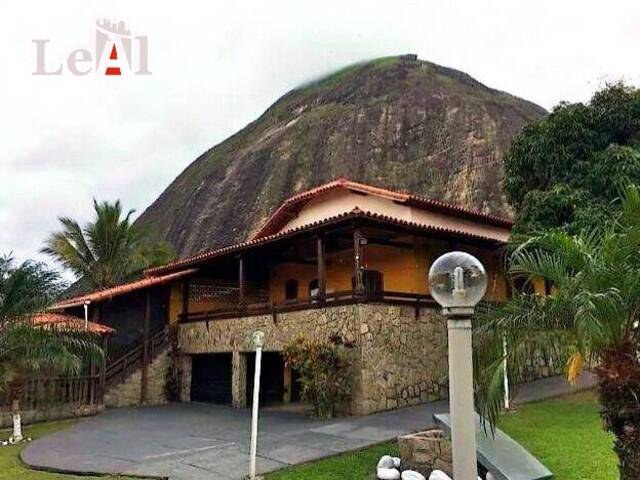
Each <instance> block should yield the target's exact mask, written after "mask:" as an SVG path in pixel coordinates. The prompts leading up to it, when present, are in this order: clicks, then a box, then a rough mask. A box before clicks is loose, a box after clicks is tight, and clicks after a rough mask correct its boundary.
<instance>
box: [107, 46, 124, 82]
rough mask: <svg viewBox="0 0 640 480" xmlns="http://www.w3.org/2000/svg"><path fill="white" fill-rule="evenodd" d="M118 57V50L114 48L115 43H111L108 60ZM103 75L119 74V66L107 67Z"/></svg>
mask: <svg viewBox="0 0 640 480" xmlns="http://www.w3.org/2000/svg"><path fill="white" fill-rule="evenodd" d="M117 59H118V51H117V50H116V45H115V44H114V45H113V48H112V49H111V54H110V55H109V60H117ZM104 74H105V75H121V74H122V73H121V72H120V67H107V69H106V71H105V72H104Z"/></svg>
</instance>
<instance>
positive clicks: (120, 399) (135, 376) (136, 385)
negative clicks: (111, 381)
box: [104, 351, 169, 408]
mask: <svg viewBox="0 0 640 480" xmlns="http://www.w3.org/2000/svg"><path fill="white" fill-rule="evenodd" d="M168 365H169V353H168V351H165V352H162V353H160V354H159V355H158V356H156V358H154V359H153V361H152V362H151V363H150V364H149V374H148V387H147V388H148V389H147V395H148V399H149V400H148V402H147V403H146V404H147V405H162V404H165V403H167V400H166V396H165V392H164V385H165V377H166V373H167V368H168ZM141 389H142V369H138V370H136V371H135V372H133V373H132V374H131V375H129V377H127V379H126V380H125V381H124V382H121V383H118V384H116V385H113V386H111V387H110V388H107V392H106V393H105V396H104V403H105V405H106V406H107V407H113V408H120V407H135V406H140V404H141V403H140V391H141Z"/></svg>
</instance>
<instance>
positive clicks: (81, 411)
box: [0, 404, 104, 428]
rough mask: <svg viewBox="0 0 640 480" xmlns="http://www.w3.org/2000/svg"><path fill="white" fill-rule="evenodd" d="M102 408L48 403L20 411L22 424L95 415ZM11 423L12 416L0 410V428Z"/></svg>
mask: <svg viewBox="0 0 640 480" xmlns="http://www.w3.org/2000/svg"><path fill="white" fill-rule="evenodd" d="M102 410H104V406H103V405H73V404H65V405H50V406H47V407H42V408H39V409H37V410H24V411H21V412H20V417H21V419H22V424H23V425H29V424H31V423H37V422H49V421H51V420H61V419H64V418H76V417H87V416H91V415H96V414H98V413H100V412H101V411H102ZM12 425H13V416H12V414H11V412H10V411H8V410H0V428H8V427H11V426H12Z"/></svg>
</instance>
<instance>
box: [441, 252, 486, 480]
mask: <svg viewBox="0 0 640 480" xmlns="http://www.w3.org/2000/svg"><path fill="white" fill-rule="evenodd" d="M429 285H430V287H431V296H432V297H433V298H434V300H435V301H436V302H438V303H439V304H440V306H442V313H443V315H444V316H445V317H447V330H448V336H449V411H450V412H451V443H452V449H453V478H454V479H455V480H476V479H477V478H478V463H477V462H478V460H477V457H476V420H475V410H474V403H473V356H472V355H473V350H472V346H471V340H472V335H471V334H472V332H471V317H472V316H473V313H474V309H475V306H476V304H477V303H478V302H479V301H480V300H481V299H482V297H483V296H484V293H485V291H486V290H487V273H486V272H485V269H484V267H483V265H482V263H480V261H479V260H478V259H477V258H475V257H474V256H472V255H469V254H468V253H465V252H449V253H447V254H445V255H442V256H441V257H439V258H438V259H437V260H436V261H435V262H434V263H433V265H431V269H430V270H429Z"/></svg>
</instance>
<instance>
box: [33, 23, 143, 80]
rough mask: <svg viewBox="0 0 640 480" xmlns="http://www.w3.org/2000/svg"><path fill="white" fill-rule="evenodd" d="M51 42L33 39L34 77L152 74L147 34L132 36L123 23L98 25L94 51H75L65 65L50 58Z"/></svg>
mask: <svg viewBox="0 0 640 480" xmlns="http://www.w3.org/2000/svg"><path fill="white" fill-rule="evenodd" d="M50 41H51V40H50V39H39V40H33V43H34V44H35V46H36V69H35V71H34V72H32V73H33V75H62V74H63V72H66V71H68V72H69V73H71V74H72V75H77V76H83V75H88V74H90V73H94V74H99V75H126V74H131V75H151V72H150V71H149V38H148V37H147V36H146V35H138V36H133V35H131V31H130V30H128V29H127V28H126V26H125V24H124V22H118V23H115V22H111V21H109V20H107V19H104V20H102V21H97V22H96V36H95V49H94V51H90V50H87V49H84V48H78V49H77V50H72V51H71V52H69V55H68V56H67V58H66V62H65V63H66V69H65V64H63V63H62V62H61V61H60V60H58V61H57V62H56V63H55V65H56V66H52V64H53V62H52V61H51V60H50V59H49V58H47V44H48V43H49V42H50Z"/></svg>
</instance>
